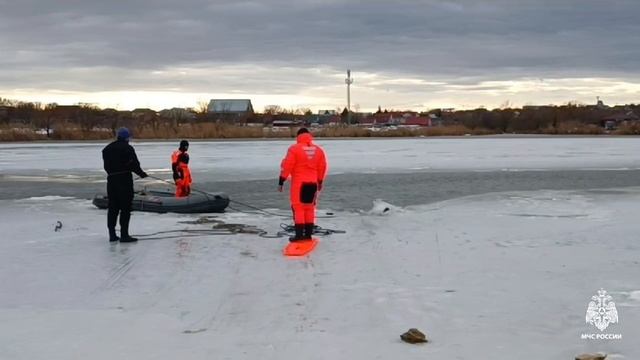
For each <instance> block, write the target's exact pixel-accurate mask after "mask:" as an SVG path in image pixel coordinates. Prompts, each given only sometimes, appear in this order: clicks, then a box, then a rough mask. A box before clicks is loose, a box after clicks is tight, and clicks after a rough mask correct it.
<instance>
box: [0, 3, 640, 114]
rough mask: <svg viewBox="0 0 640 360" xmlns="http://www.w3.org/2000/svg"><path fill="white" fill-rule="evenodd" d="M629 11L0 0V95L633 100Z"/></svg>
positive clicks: (188, 101)
mask: <svg viewBox="0 0 640 360" xmlns="http://www.w3.org/2000/svg"><path fill="white" fill-rule="evenodd" d="M639 65H640V1H638V0H598V1H595V0H450V1H443V0H422V1H419V0H413V1H407V0H404V1H377V0H297V1H284V0H261V1H241V0H235V1H233V0H229V1H226V0H224V1H222V0H180V1H178V0H171V1H169V0H111V1H105V0H56V1H53V0H20V1H15V0H0V97H5V98H12V99H22V100H38V101H42V102H53V101H56V102H58V103H64V104H71V103H77V102H91V103H96V104H98V105H100V106H105V107H106V106H110V107H117V108H121V109H130V108H134V107H151V108H155V109H158V110H160V109H162V108H167V107H173V106H196V105H197V103H198V102H201V101H207V100H208V99H210V98H226V97H231V98H250V99H252V100H253V102H254V106H255V107H256V108H257V109H258V110H261V109H262V107H263V106H265V105H271V104H278V105H281V106H284V107H310V108H312V109H314V110H317V109H325V108H328V109H335V108H337V107H344V106H345V105H346V86H345V84H344V77H345V75H346V74H345V72H346V69H347V68H351V69H352V73H353V77H354V79H355V81H354V84H353V87H352V107H353V108H355V109H359V110H361V111H365V110H375V109H376V108H377V107H378V105H380V106H382V107H383V108H389V109H391V108H394V109H408V108H412V109H428V108H435V107H455V108H473V107H477V106H486V107H489V108H493V107H499V106H503V105H505V104H511V105H516V106H521V105H525V104H550V103H553V104H562V103H566V102H568V101H579V102H582V103H594V102H595V99H596V96H600V97H602V99H603V100H604V101H605V102H606V103H608V104H621V103H638V102H640V66H639Z"/></svg>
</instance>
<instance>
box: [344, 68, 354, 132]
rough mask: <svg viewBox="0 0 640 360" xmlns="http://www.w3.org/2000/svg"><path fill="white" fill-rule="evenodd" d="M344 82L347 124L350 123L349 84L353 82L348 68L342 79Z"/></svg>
mask: <svg viewBox="0 0 640 360" xmlns="http://www.w3.org/2000/svg"><path fill="white" fill-rule="evenodd" d="M344 83H345V84H347V112H348V113H347V124H348V125H351V84H353V79H352V78H351V70H350V69H347V78H346V79H344Z"/></svg>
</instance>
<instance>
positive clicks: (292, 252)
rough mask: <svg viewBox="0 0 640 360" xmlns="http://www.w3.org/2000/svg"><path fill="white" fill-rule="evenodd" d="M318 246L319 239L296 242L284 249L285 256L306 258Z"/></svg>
mask: <svg viewBox="0 0 640 360" xmlns="http://www.w3.org/2000/svg"><path fill="white" fill-rule="evenodd" d="M316 245H318V239H311V240H302V241H294V242H290V243H289V244H287V246H286V247H285V248H284V251H283V253H284V256H304V255H307V254H308V253H310V252H312V251H313V249H315V247H316Z"/></svg>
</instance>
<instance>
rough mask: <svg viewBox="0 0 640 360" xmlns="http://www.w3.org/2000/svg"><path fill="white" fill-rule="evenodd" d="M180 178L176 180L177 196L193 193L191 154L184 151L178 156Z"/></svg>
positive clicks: (177, 168) (177, 166) (177, 167)
mask: <svg viewBox="0 0 640 360" xmlns="http://www.w3.org/2000/svg"><path fill="white" fill-rule="evenodd" d="M176 171H177V174H178V179H177V180H176V197H185V196H189V194H191V183H192V182H193V180H192V178H191V170H190V169H189V154H187V153H186V152H183V153H182V154H180V155H179V156H178V163H177V165H176Z"/></svg>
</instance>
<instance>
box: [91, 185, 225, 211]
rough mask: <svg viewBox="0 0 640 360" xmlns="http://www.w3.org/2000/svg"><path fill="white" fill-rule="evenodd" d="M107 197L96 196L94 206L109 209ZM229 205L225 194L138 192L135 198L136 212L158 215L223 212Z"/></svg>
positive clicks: (134, 208) (133, 205) (134, 207)
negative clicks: (181, 194) (185, 195)
mask: <svg viewBox="0 0 640 360" xmlns="http://www.w3.org/2000/svg"><path fill="white" fill-rule="evenodd" d="M108 204H109V200H108V198H107V196H106V195H96V196H95V197H94V198H93V205H95V206H97V207H98V208H100V209H106V208H107V207H108ZM228 205H229V197H228V196H227V195H226V194H224V193H205V192H194V193H192V194H191V195H189V196H187V197H181V198H178V197H176V196H175V194H174V193H172V192H170V191H158V190H144V191H137V192H136V193H135V194H134V197H133V204H132V207H133V210H134V211H148V212H156V213H166V212H173V213H212V212H223V211H224V209H225V208H226V207H227V206H228Z"/></svg>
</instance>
